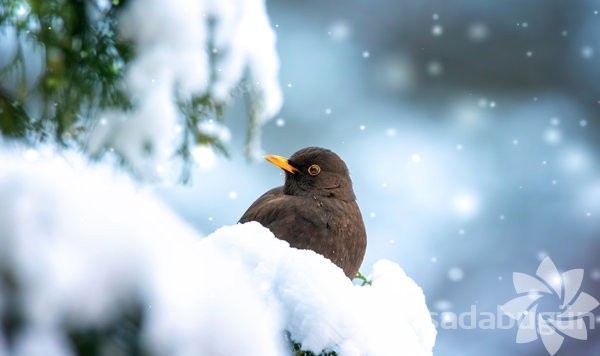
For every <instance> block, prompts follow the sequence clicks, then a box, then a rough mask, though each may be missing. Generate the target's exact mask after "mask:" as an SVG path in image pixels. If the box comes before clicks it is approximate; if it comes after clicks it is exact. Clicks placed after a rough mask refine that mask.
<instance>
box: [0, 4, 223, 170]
mask: <svg viewBox="0 0 600 356" xmlns="http://www.w3.org/2000/svg"><path fill="white" fill-rule="evenodd" d="M98 3H99V2H98V1H96V0H30V1H26V0H3V5H2V6H1V7H0V41H5V43H6V42H7V43H8V45H9V46H8V47H9V48H11V50H10V59H9V60H8V62H5V63H0V134H2V135H3V136H5V137H10V138H15V139H20V140H24V141H26V142H27V143H30V144H34V143H38V142H47V141H49V142H52V143H58V144H60V145H68V146H74V147H85V145H86V141H87V138H88V135H87V134H88V133H89V130H90V129H91V128H93V127H94V126H96V125H97V124H98V121H99V120H100V115H99V113H101V112H102V111H105V110H110V109H117V110H120V111H127V110H131V109H133V106H134V103H133V102H132V100H131V98H130V97H129V95H128V93H127V92H126V91H125V90H124V85H123V83H124V81H123V80H124V76H125V72H126V70H127V68H128V65H129V64H130V63H131V61H132V60H133V58H134V56H135V50H136V49H135V47H134V46H133V44H132V43H130V42H127V41H125V40H124V39H123V38H122V37H121V36H119V34H118V28H117V27H118V20H119V15H120V12H121V11H123V8H124V7H125V6H126V1H118V0H113V1H112V5H111V6H110V7H107V8H100V7H99V5H98ZM13 32H14V33H16V37H15V38H11V36H9V35H8V34H10V33H13ZM12 49H14V50H12ZM36 62H41V63H39V64H38V65H37V67H41V68H36ZM32 72H34V73H36V74H37V75H32ZM178 101H179V109H180V113H179V114H180V115H181V118H182V120H181V122H182V128H183V130H184V131H183V132H182V144H181V146H180V147H178V148H177V149H176V152H177V154H178V155H179V156H180V157H181V158H182V160H183V162H184V171H183V172H182V180H184V181H185V180H187V177H188V176H189V168H190V164H191V162H192V157H191V149H192V148H193V147H194V146H195V145H198V144H204V145H208V146H211V147H213V148H215V149H216V150H217V151H219V152H221V153H226V147H225V144H224V143H223V142H222V141H221V140H220V138H219V137H215V136H211V135H209V134H206V133H204V132H202V131H200V130H199V129H198V124H199V123H200V122H202V121H204V120H209V119H216V120H221V119H222V115H221V113H222V107H221V106H220V105H219V104H216V103H214V101H213V100H211V98H210V97H209V96H208V95H206V94H199V95H198V96H196V97H180V98H178ZM106 151H112V150H110V147H107V148H106V150H105V151H104V152H106ZM119 161H120V162H122V163H124V164H125V165H127V162H125V161H124V160H123V159H122V157H121V158H120V159H119Z"/></svg>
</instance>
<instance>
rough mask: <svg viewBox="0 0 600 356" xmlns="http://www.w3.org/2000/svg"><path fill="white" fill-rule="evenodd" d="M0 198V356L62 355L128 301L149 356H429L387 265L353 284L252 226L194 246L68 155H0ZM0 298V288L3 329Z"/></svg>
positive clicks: (176, 222) (163, 215)
mask: <svg viewBox="0 0 600 356" xmlns="http://www.w3.org/2000/svg"><path fill="white" fill-rule="evenodd" d="M0 197H1V199H0V271H1V270H2V269H4V270H5V271H6V270H7V269H8V270H9V271H10V272H11V273H12V274H13V275H14V276H15V277H16V279H17V280H18V281H19V284H20V286H21V288H22V293H23V294H22V302H23V304H22V305H23V308H24V313H25V315H26V317H27V319H28V323H27V327H26V328H24V329H23V331H22V332H20V333H19V334H18V336H17V339H16V342H15V344H14V345H11V346H10V347H9V346H8V345H7V343H6V342H5V340H6V337H5V336H6V335H4V330H2V329H1V328H0V331H2V332H0V355H9V354H10V355H71V354H73V350H72V348H71V346H70V345H69V343H68V342H67V338H66V335H65V330H64V327H65V325H66V326H69V327H80V328H86V327H93V326H101V325H104V324H105V323H107V322H108V321H110V320H111V318H113V317H115V316H117V315H118V314H119V313H120V312H121V308H122V305H123V303H124V301H126V300H130V299H132V298H133V299H135V298H137V299H138V300H139V301H140V303H141V304H142V305H143V306H144V310H143V312H144V315H145V318H144V319H143V325H142V331H141V333H142V339H143V345H144V347H146V348H147V349H148V350H151V351H152V354H156V355H285V354H292V352H291V351H290V349H289V345H288V344H287V343H286V340H285V333H286V332H288V333H289V335H290V336H291V338H292V339H293V340H294V341H296V342H300V343H301V344H302V345H303V349H305V350H311V351H313V352H316V353H318V352H320V351H321V350H334V351H336V352H337V353H338V355H431V354H432V348H433V345H434V342H435V334H436V331H435V328H434V326H433V323H432V320H431V317H430V314H429V311H428V309H427V306H426V304H425V297H424V295H423V292H422V290H421V288H419V287H418V286H417V285H416V284H415V282H414V281H413V280H412V279H410V278H409V277H408V276H407V275H406V274H405V273H404V271H403V270H402V268H400V266H398V265H397V264H396V263H394V262H391V261H389V260H380V261H378V262H377V263H376V264H375V265H374V266H373V270H372V272H371V274H370V278H371V279H372V285H370V286H357V285H353V284H352V282H351V281H350V280H349V279H348V278H346V277H345V275H344V273H343V272H342V271H341V270H340V269H339V268H338V267H337V266H335V265H334V264H332V263H331V262H330V261H329V260H327V259H325V258H324V257H322V256H320V255H318V254H316V253H314V252H312V251H306V250H298V249H295V248H291V247H289V245H288V244H287V243H286V242H284V241H282V240H279V239H276V238H275V237H274V236H273V235H272V233H271V232H270V231H269V230H268V229H266V228H264V227H262V226H261V225H260V224H258V223H256V222H250V223H246V224H237V225H232V226H224V227H222V228H220V229H218V230H217V231H215V232H214V233H212V234H210V235H209V236H206V237H202V236H199V235H198V233H197V232H196V231H194V230H193V229H192V228H191V227H190V226H188V225H187V224H186V223H185V222H183V221H182V220H181V219H180V218H179V217H178V216H176V215H175V214H174V213H173V212H172V211H170V210H169V209H168V208H167V207H166V206H165V205H163V204H162V203H161V202H160V201H159V200H157V199H155V198H154V197H153V196H151V194H149V193H148V192H147V191H146V190H145V189H143V188H140V187H139V186H137V185H136V184H135V183H134V182H131V181H130V180H128V179H127V178H126V177H125V176H123V175H121V174H120V173H119V172H117V171H116V170H115V169H113V168H111V167H110V166H108V165H103V164H96V165H91V164H89V163H88V162H86V161H85V159H84V158H82V157H81V156H80V155H78V154H74V153H71V152H56V151H53V150H50V149H40V150H32V149H28V150H19V149H15V148H11V149H8V148H6V147H2V146H0ZM3 288H5V289H4V290H3ZM6 293H7V289H6V285H3V284H2V281H1V280H0V319H1V318H2V315H3V314H4V313H6V310H5V308H6V306H5V303H4V301H5V300H6V299H7V295H6ZM3 308H4V309H3ZM0 325H1V324H0Z"/></svg>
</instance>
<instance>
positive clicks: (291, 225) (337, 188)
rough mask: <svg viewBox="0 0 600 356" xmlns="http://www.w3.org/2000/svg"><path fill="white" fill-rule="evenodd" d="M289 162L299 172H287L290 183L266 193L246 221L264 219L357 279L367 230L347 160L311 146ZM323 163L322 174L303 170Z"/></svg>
mask: <svg viewBox="0 0 600 356" xmlns="http://www.w3.org/2000/svg"><path fill="white" fill-rule="evenodd" d="M289 163H290V164H291V165H293V166H294V167H296V168H298V171H299V173H296V174H291V173H286V181H285V185H284V186H281V187H277V188H274V189H271V190H269V191H268V192H266V193H265V194H263V195H262V196H260V197H259V198H258V199H257V200H256V201H255V202H254V203H253V204H252V205H251V206H250V207H249V208H248V210H247V211H246V212H245V213H244V214H243V216H242V217H241V218H240V222H242V223H243V222H248V221H258V222H260V223H261V224H262V225H263V226H265V227H267V228H269V229H270V230H271V231H272V232H273V234H274V235H275V236H277V237H278V238H280V239H282V240H285V241H287V242H289V243H290V245H291V246H292V247H295V248H299V249H310V250H313V251H315V252H317V253H319V254H321V255H323V256H325V257H327V258H329V259H330V260H331V261H332V262H333V263H335V264H336V265H338V266H339V267H340V268H342V269H343V270H344V273H345V274H346V275H347V276H348V277H349V278H353V277H354V276H355V275H356V273H357V272H358V269H359V267H360V264H361V263H362V260H363V257H364V254H365V250H366V244H367V240H366V232H365V227H364V223H363V219H362V215H361V213H360V209H359V207H358V204H357V203H356V201H355V198H354V192H353V191H352V183H351V180H350V177H349V174H348V169H347V168H346V165H345V163H344V162H343V161H342V160H341V159H340V158H339V157H338V156H337V155H336V154H335V153H333V152H331V151H329V150H325V149H321V148H315V147H310V148H305V149H303V150H300V151H298V152H296V153H295V154H294V155H292V157H290V159H289ZM314 163H317V164H319V165H320V166H321V168H322V173H320V175H319V176H317V177H311V176H309V175H308V174H303V171H304V170H305V169H306V168H307V167H308V166H310V165H311V164H314Z"/></svg>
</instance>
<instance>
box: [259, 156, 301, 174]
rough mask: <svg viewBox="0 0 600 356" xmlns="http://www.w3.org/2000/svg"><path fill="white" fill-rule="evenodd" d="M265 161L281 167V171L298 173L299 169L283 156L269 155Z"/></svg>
mask: <svg viewBox="0 0 600 356" xmlns="http://www.w3.org/2000/svg"><path fill="white" fill-rule="evenodd" d="M265 159H266V160H267V161H269V162H271V163H273V164H274V165H276V166H277V167H279V168H281V169H285V170H286V171H288V172H290V173H292V174H294V173H296V172H298V169H297V168H296V167H294V166H292V165H291V164H290V162H289V161H288V160H287V158H284V157H281V156H276V155H268V156H265Z"/></svg>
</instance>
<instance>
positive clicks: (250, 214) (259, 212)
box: [239, 186, 284, 225]
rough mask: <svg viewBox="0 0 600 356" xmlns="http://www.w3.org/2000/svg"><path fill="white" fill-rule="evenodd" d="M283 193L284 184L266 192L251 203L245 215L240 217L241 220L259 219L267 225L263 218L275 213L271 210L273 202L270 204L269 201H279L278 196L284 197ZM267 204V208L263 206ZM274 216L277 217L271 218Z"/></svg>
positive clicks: (241, 221) (243, 221) (242, 221)
mask: <svg viewBox="0 0 600 356" xmlns="http://www.w3.org/2000/svg"><path fill="white" fill-rule="evenodd" d="M283 195H284V194H283V186H281V187H277V188H273V189H271V190H269V191H268V192H266V193H265V194H263V195H261V196H260V197H259V198H258V199H256V201H255V202H254V203H252V205H250V207H249V208H248V210H246V212H245V213H244V215H242V217H241V218H240V220H239V222H240V223H245V222H248V221H258V222H260V223H262V224H263V225H265V223H263V220H264V219H265V218H267V217H270V216H271V215H272V214H273V213H275V212H271V210H273V209H272V207H271V205H272V204H269V202H270V201H277V200H279V199H278V197H282V196H283ZM265 204H267V205H268V207H267V208H266V209H265V208H263V206H265ZM269 208H270V209H269ZM273 218H275V217H271V218H270V219H269V220H271V219H273Z"/></svg>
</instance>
